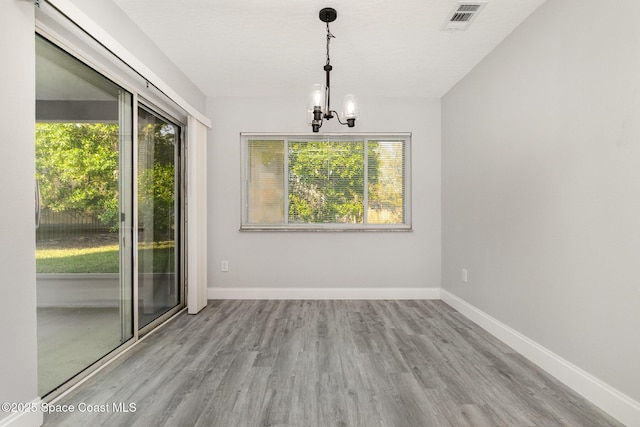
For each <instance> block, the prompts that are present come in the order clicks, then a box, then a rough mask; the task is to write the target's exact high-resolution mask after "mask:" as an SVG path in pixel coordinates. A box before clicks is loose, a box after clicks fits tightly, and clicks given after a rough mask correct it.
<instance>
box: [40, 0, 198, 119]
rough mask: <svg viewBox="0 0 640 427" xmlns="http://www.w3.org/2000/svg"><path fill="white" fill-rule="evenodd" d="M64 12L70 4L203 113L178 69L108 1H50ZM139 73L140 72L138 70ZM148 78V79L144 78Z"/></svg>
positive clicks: (187, 82) (194, 90)
mask: <svg viewBox="0 0 640 427" xmlns="http://www.w3.org/2000/svg"><path fill="white" fill-rule="evenodd" d="M50 1H51V2H52V3H54V4H56V5H58V6H61V7H62V8H63V10H66V9H68V8H69V6H68V4H69V3H72V4H73V5H74V6H76V7H77V8H78V9H79V10H81V11H82V12H83V13H84V14H86V15H87V16H88V17H89V18H90V19H91V20H93V21H94V22H95V23H96V24H97V25H99V26H100V27H101V28H102V29H104V30H105V31H106V32H107V33H108V35H109V37H112V38H113V39H115V40H116V41H117V42H119V43H120V44H121V45H122V46H124V47H125V48H126V49H128V50H129V51H130V52H131V53H133V54H134V55H135V58H136V59H137V60H139V61H140V62H141V63H142V64H144V66H146V67H147V68H148V69H150V70H151V71H152V72H153V73H155V74H156V75H157V76H158V77H160V78H161V79H162V80H163V81H164V82H166V83H168V84H169V88H171V89H172V92H175V93H176V94H178V95H179V96H180V97H182V98H183V99H184V100H185V101H187V102H188V103H189V104H191V105H192V106H193V107H195V109H197V110H198V111H200V112H203V111H204V110H205V97H204V95H203V94H202V92H200V90H199V89H198V88H197V87H196V86H195V85H194V84H193V83H192V82H191V81H190V80H189V79H188V78H187V77H186V76H185V75H184V74H183V73H182V72H181V71H180V70H179V69H178V67H177V66H176V64H174V63H173V62H172V61H171V59H170V58H169V57H167V56H166V55H165V54H164V53H162V52H160V50H159V49H158V47H157V46H156V44H155V43H154V42H153V40H151V39H150V38H149V37H148V36H147V35H146V34H145V33H144V32H143V31H142V30H141V29H140V28H139V27H137V26H136V25H135V24H134V23H133V21H132V20H131V19H130V18H129V17H128V16H127V15H126V14H125V13H124V12H123V11H122V9H120V8H119V7H118V6H117V5H116V4H115V3H113V2H112V1H111V0H100V1H95V0H50ZM138 71H141V70H138ZM145 77H147V78H149V76H145Z"/></svg>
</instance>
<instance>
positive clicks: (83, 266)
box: [36, 242, 175, 273]
mask: <svg viewBox="0 0 640 427" xmlns="http://www.w3.org/2000/svg"><path fill="white" fill-rule="evenodd" d="M174 249H175V244H174V242H154V243H152V244H146V245H142V244H141V245H140V250H139V252H138V257H139V259H148V258H150V257H152V258H153V272H154V273H164V272H167V266H169V268H170V271H175V270H174V265H175V261H174ZM119 266H120V252H119V248H118V245H117V244H107V245H100V246H95V247H68V248H54V247H49V248H41V249H37V250H36V272H37V273H118V272H119V271H120V268H119Z"/></svg>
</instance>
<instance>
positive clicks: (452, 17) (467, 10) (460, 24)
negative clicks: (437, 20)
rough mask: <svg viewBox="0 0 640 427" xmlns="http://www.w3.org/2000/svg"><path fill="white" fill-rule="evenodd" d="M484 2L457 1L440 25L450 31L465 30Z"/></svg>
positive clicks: (483, 5)
mask: <svg viewBox="0 0 640 427" xmlns="http://www.w3.org/2000/svg"><path fill="white" fill-rule="evenodd" d="M486 4H487V2H486V1H461V2H458V4H456V6H455V7H454V8H453V10H452V11H451V13H450V14H449V16H448V17H447V20H446V21H445V22H444V24H443V25H442V29H443V30H451V31H463V30H466V29H467V28H469V25H471V22H473V20H474V19H475V18H476V16H478V14H479V13H480V11H481V10H482V9H483V8H484V7H485V5H486Z"/></svg>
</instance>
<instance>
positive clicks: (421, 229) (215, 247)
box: [207, 94, 441, 297]
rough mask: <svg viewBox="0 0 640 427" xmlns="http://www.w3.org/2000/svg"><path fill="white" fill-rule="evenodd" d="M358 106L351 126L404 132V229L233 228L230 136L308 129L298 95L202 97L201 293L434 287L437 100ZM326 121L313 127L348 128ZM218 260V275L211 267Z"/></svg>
mask: <svg viewBox="0 0 640 427" xmlns="http://www.w3.org/2000/svg"><path fill="white" fill-rule="evenodd" d="M359 102H360V104H361V106H362V107H361V108H362V118H361V119H360V120H359V121H358V122H357V123H356V127H355V128H353V129H352V131H354V132H412V133H413V139H412V154H413V159H412V160H413V170H412V174H413V199H412V202H413V209H412V211H413V212H412V213H413V228H414V231H413V232H391V233H384V232H376V233H373V232H372V233H367V232H363V233H357V232H346V233H339V232H326V233H325V232H317V233H306V232H293V233H287V232H279V233H278V232H239V231H238V229H239V227H240V132H310V127H309V126H308V125H307V122H306V106H305V105H306V94H301V97H300V98H299V99H295V98H293V99H292V98H278V99H273V98H210V99H209V100H208V106H207V114H208V116H209V118H211V119H212V120H213V121H214V123H215V125H214V127H213V129H212V131H211V132H210V135H209V140H210V141H211V145H210V146H209V209H208V211H209V239H210V240H209V288H210V289H212V288H220V287H222V288H242V287H262V288H274V287H276V288H277V287H284V288H345V287H346V288H395V287H397V288H421V287H422V288H439V287H440V264H441V263H440V121H441V118H440V100H438V99H409V100H406V99H405V100H397V99H365V98H362V97H361V99H360V100H359ZM335 121H336V120H333V121H332V122H327V123H326V124H325V125H323V127H322V129H321V131H322V132H344V131H346V130H347V129H348V128H347V127H346V126H339V125H338V124H337V123H334V122H335ZM223 259H226V260H228V261H229V272H227V273H222V272H221V271H220V262H221V260H223ZM214 295H215V294H214ZM366 295H367V294H366V293H363V294H362V297H365V296H366ZM282 296H283V297H286V295H282Z"/></svg>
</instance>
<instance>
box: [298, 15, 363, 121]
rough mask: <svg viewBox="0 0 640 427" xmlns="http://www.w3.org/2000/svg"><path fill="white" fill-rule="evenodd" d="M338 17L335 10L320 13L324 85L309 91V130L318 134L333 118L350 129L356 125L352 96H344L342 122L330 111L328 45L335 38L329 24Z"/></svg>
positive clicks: (353, 98) (314, 86)
mask: <svg viewBox="0 0 640 427" xmlns="http://www.w3.org/2000/svg"><path fill="white" fill-rule="evenodd" d="M337 17H338V13H337V12H336V10H335V9H333V8H330V7H325V8H324V9H322V10H321V11H320V20H321V21H322V22H325V23H326V24H327V62H326V64H325V65H324V68H323V69H324V71H325V75H326V81H325V84H324V85H323V84H315V85H313V89H312V91H311V100H310V108H309V110H308V111H309V113H311V115H312V117H311V123H310V124H311V128H312V129H313V132H318V131H319V130H320V127H321V126H322V123H323V121H324V120H330V119H332V118H334V117H336V118H337V119H338V122H339V123H340V124H341V125H347V126H349V127H350V128H352V127H354V126H355V124H356V119H357V118H358V113H359V112H358V105H357V104H356V99H355V97H354V96H353V95H352V94H348V95H345V97H344V103H343V104H344V106H343V110H342V115H341V116H342V120H340V115H338V113H336V112H335V111H334V110H332V109H331V85H330V75H331V70H332V69H333V67H332V66H331V58H330V56H329V43H330V42H331V39H332V38H335V36H334V35H333V34H331V31H330V30H329V22H333V21H335V20H336V18H337Z"/></svg>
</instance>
